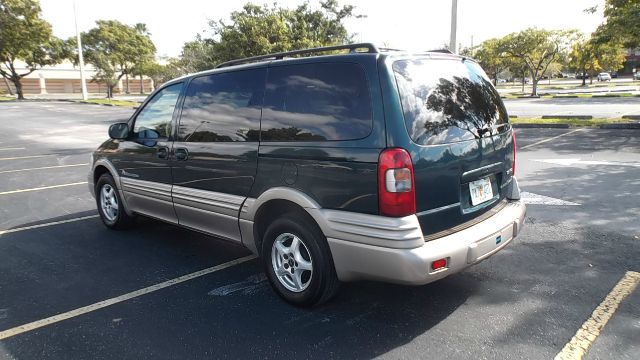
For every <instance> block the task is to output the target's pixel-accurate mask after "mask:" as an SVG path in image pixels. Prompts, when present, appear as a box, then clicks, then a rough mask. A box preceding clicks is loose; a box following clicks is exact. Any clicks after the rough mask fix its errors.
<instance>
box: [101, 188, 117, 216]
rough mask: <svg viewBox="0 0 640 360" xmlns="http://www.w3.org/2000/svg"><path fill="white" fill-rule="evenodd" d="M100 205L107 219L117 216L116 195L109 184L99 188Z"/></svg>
mask: <svg viewBox="0 0 640 360" xmlns="http://www.w3.org/2000/svg"><path fill="white" fill-rule="evenodd" d="M100 207H101V208H102V214H103V215H104V217H105V218H106V219H107V220H109V221H115V220H116V218H117V217H118V197H117V196H116V191H115V189H114V188H113V187H112V186H111V185H109V184H104V185H103V186H102V190H100Z"/></svg>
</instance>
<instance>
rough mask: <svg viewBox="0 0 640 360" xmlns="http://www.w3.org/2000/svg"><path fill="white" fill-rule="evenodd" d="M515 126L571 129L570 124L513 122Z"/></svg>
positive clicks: (522, 127)
mask: <svg viewBox="0 0 640 360" xmlns="http://www.w3.org/2000/svg"><path fill="white" fill-rule="evenodd" d="M511 126H513V127H514V128H521V129H569V128H571V125H569V124H512V125H511Z"/></svg>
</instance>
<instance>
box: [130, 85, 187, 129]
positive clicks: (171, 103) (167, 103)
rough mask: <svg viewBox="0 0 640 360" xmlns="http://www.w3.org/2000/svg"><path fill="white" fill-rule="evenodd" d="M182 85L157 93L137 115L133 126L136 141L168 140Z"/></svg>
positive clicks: (170, 86) (172, 86) (169, 87)
mask: <svg viewBox="0 0 640 360" xmlns="http://www.w3.org/2000/svg"><path fill="white" fill-rule="evenodd" d="M181 90H182V83H178V84H173V85H169V86H167V87H166V88H164V89H162V90H160V91H159V92H157V93H156V94H155V95H154V96H153V98H152V99H151V100H150V101H149V102H148V103H147V104H146V105H145V106H144V108H143V109H142V110H141V111H140V112H139V113H138V116H137V117H136V121H135V124H134V125H133V135H134V138H136V139H159V138H168V137H169V135H170V134H171V119H172V118H173V111H174V110H175V108H176V103H177V102H178V97H179V96H180V91H181Z"/></svg>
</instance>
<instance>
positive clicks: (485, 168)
mask: <svg viewBox="0 0 640 360" xmlns="http://www.w3.org/2000/svg"><path fill="white" fill-rule="evenodd" d="M500 165H502V163H501V162H496V163H493V164H489V165H486V166H483V167H479V168H477V169H473V170H469V171H465V172H463V173H462V177H466V176H469V175H471V174H475V173H477V172H482V171H484V170H488V169H490V168H492V167H497V166H500Z"/></svg>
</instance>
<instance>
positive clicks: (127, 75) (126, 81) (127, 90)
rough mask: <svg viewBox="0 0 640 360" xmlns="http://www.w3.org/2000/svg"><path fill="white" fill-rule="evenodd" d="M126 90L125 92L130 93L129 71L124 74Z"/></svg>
mask: <svg viewBox="0 0 640 360" xmlns="http://www.w3.org/2000/svg"><path fill="white" fill-rule="evenodd" d="M124 92H125V94H128V93H129V73H127V74H125V75H124Z"/></svg>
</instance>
